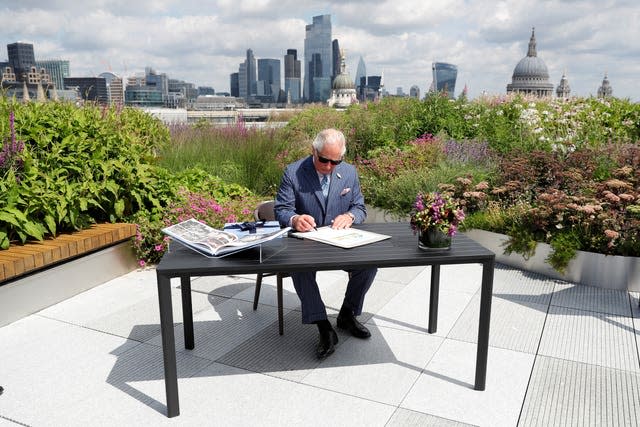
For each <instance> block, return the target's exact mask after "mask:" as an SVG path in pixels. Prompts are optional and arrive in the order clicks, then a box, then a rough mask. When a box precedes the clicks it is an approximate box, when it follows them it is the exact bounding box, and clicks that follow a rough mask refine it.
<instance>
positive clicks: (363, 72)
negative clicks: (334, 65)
mask: <svg viewBox="0 0 640 427" xmlns="http://www.w3.org/2000/svg"><path fill="white" fill-rule="evenodd" d="M363 77H365V79H366V77H367V67H366V66H365V65H364V59H363V58H362V56H361V57H360V60H359V61H358V68H357V69H356V80H355V84H356V90H358V86H360V85H361V84H362V83H361V82H362V78H363ZM365 84H366V82H365Z"/></svg>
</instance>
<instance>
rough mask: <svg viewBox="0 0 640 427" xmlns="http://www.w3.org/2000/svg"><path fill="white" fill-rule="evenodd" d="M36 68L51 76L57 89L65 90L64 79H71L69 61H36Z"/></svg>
mask: <svg viewBox="0 0 640 427" xmlns="http://www.w3.org/2000/svg"><path fill="white" fill-rule="evenodd" d="M36 68H38V69H41V68H44V69H45V70H46V71H47V73H49V75H50V76H51V82H52V83H53V84H54V85H55V86H56V88H57V89H64V86H63V82H64V78H65V77H70V74H69V61H68V60H62V59H45V60H42V61H36Z"/></svg>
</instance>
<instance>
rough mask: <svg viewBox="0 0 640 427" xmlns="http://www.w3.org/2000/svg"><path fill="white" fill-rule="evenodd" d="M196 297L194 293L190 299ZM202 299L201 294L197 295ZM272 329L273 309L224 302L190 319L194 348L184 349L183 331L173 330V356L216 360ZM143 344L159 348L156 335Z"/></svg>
mask: <svg viewBox="0 0 640 427" xmlns="http://www.w3.org/2000/svg"><path fill="white" fill-rule="evenodd" d="M196 295H197V293H194V298H195V297H196ZM201 295H202V294H201ZM270 325H273V327H272V329H273V330H274V331H277V314H276V309H275V308H274V307H269V306H263V307H261V308H260V310H256V311H254V310H253V305H252V304H250V303H248V302H246V301H241V300H236V299H226V300H224V302H222V303H220V304H216V305H215V306H212V307H210V308H209V309H207V310H203V311H200V312H199V313H197V314H194V316H193V330H194V342H195V348H194V349H193V350H186V349H185V348H184V329H183V326H182V325H176V326H175V327H174V334H175V345H176V352H185V351H186V352H189V354H192V355H194V356H198V357H202V358H205V359H209V360H212V361H213V360H216V359H218V358H219V357H221V356H222V355H224V354H225V353H227V352H229V351H231V350H232V349H233V348H234V347H236V346H237V345H239V344H241V343H243V342H244V341H245V340H247V339H249V338H251V337H252V336H254V335H255V334H257V333H258V332H260V331H261V330H262V329H265V328H267V327H269V326H270ZM147 343H149V344H152V345H155V346H162V340H161V337H160V336H159V335H158V336H156V337H154V338H152V339H150V340H149V341H147Z"/></svg>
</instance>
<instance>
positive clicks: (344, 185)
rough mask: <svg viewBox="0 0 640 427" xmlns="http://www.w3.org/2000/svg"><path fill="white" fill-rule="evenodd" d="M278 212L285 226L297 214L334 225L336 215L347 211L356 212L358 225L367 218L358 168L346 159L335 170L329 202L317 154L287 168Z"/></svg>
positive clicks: (277, 202) (282, 183) (278, 197)
mask: <svg viewBox="0 0 640 427" xmlns="http://www.w3.org/2000/svg"><path fill="white" fill-rule="evenodd" d="M274 211H275V215H276V219H277V220H278V221H279V222H280V225H282V226H289V225H290V220H291V217H292V216H294V215H296V214H297V215H302V214H308V215H311V216H312V217H313V218H314V219H315V221H316V224H317V225H318V226H321V225H331V221H332V220H333V219H334V218H335V217H336V216H338V215H342V214H344V213H347V212H351V213H352V214H353V215H354V217H355V221H354V223H356V224H359V223H361V222H363V221H364V220H365V218H366V217H367V209H366V207H365V205H364V196H363V195H362V191H361V190H360V180H359V179H358V173H357V171H356V168H355V167H354V166H353V165H350V164H348V163H345V162H342V163H340V164H339V165H337V166H336V167H335V168H334V169H333V172H332V173H331V180H330V183H329V195H328V196H327V199H326V202H325V197H324V195H323V194H322V188H320V180H319V179H318V172H317V171H316V168H315V167H314V166H313V156H309V157H307V158H304V159H301V160H298V161H297V162H294V163H291V164H290V165H288V166H287V167H286V168H285V170H284V174H283V175H282V180H281V182H280V188H279V189H278V194H277V195H276V203H275V206H274Z"/></svg>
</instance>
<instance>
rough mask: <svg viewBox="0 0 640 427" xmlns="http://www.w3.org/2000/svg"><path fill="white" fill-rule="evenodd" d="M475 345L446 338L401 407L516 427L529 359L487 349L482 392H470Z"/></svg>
mask: <svg viewBox="0 0 640 427" xmlns="http://www.w3.org/2000/svg"><path fill="white" fill-rule="evenodd" d="M475 360H476V345H475V344H471V343H466V342H462V341H457V340H451V339H446V340H445V341H444V342H443V344H442V346H440V348H439V349H438V351H437V352H436V354H435V355H434V357H433V359H432V360H431V361H430V362H429V364H428V365H427V366H426V368H425V370H424V372H423V373H422V374H420V377H419V378H418V380H417V381H416V383H415V385H414V386H413V387H412V389H411V390H410V391H409V393H408V394H407V396H406V397H405V399H404V400H403V402H402V403H401V405H400V407H402V408H405V409H410V410H413V411H417V412H422V413H425V414H430V415H434V416H438V417H442V418H446V419H449V420H455V421H459V422H463V423H467V424H475V425H479V426H488V427H489V426H490V427H494V426H515V425H516V423H517V421H518V415H519V414H520V409H521V407H522V401H523V399H524V396H525V393H526V390H527V383H528V381H529V375H530V374H531V368H532V366H533V361H534V355H532V354H527V353H522V352H517V351H512V350H505V349H500V348H495V347H490V348H489V356H488V366H487V383H486V389H485V390H484V391H477V390H474V389H473V384H474V378H475Z"/></svg>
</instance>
